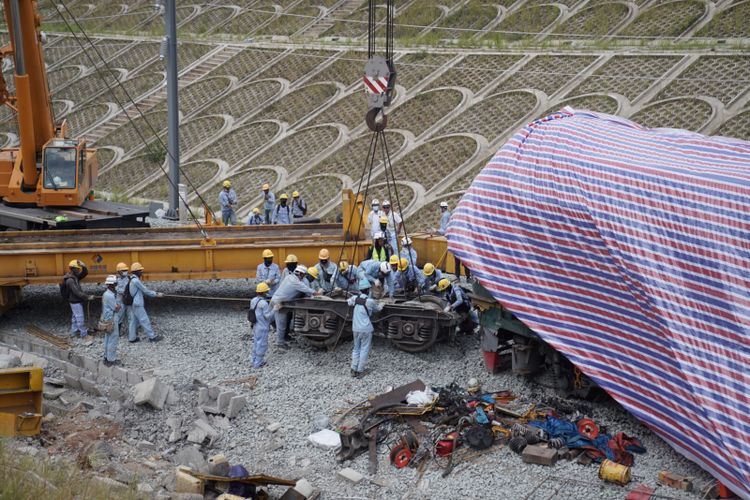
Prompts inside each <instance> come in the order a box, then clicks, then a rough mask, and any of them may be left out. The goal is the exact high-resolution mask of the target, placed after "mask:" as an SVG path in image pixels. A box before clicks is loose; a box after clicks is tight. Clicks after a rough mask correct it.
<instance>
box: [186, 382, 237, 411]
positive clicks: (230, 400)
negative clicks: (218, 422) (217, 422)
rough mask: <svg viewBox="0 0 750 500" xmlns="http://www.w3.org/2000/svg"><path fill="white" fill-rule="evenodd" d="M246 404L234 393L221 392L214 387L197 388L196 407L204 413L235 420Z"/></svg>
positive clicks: (218, 388)
mask: <svg viewBox="0 0 750 500" xmlns="http://www.w3.org/2000/svg"><path fill="white" fill-rule="evenodd" d="M246 404H247V399H245V396H241V395H237V393H235V392H234V391H223V390H222V389H221V388H220V387H218V386H215V385H209V386H206V387H199V388H198V405H199V407H200V409H201V410H202V411H203V412H205V413H210V414H212V415H225V416H226V417H227V418H235V417H237V415H239V413H240V411H242V409H243V408H244V407H245V405H246ZM196 411H197V410H196Z"/></svg>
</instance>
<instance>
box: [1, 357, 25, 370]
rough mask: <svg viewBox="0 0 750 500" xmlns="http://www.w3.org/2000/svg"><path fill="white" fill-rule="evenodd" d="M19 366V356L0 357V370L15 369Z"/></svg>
mask: <svg viewBox="0 0 750 500" xmlns="http://www.w3.org/2000/svg"><path fill="white" fill-rule="evenodd" d="M18 366H21V356H14V355H11V354H2V355H0V370H4V369H5V368H16V367H18Z"/></svg>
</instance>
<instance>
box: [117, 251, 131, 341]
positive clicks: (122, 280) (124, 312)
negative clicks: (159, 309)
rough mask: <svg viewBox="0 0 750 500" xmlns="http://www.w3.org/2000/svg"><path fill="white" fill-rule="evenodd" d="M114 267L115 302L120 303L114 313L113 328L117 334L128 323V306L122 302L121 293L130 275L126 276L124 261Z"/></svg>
mask: <svg viewBox="0 0 750 500" xmlns="http://www.w3.org/2000/svg"><path fill="white" fill-rule="evenodd" d="M115 269H116V270H117V288H116V290H117V303H118V304H120V309H119V310H118V311H117V313H116V314H115V330H117V333H118V334H119V333H120V330H121V329H122V325H123V324H125V325H129V324H130V306H128V305H125V304H123V303H122V294H123V293H125V287H126V286H128V283H129V282H130V276H128V265H127V264H125V263H124V262H120V263H118V264H117V267H116V268H115Z"/></svg>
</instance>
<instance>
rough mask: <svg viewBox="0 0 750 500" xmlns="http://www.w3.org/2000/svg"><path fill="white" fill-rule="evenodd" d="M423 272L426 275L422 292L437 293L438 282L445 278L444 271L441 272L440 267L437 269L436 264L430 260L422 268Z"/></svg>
mask: <svg viewBox="0 0 750 500" xmlns="http://www.w3.org/2000/svg"><path fill="white" fill-rule="evenodd" d="M422 274H423V275H424V281H422V292H423V293H428V292H431V293H437V288H438V283H440V280H442V279H443V273H441V272H440V269H435V266H434V265H433V264H432V263H431V262H428V263H427V264H425V265H424V267H423V268H422Z"/></svg>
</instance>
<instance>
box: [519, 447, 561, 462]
mask: <svg viewBox="0 0 750 500" xmlns="http://www.w3.org/2000/svg"><path fill="white" fill-rule="evenodd" d="M521 458H522V459H523V461H524V462H526V463H527V464H539V465H554V464H555V462H557V450H556V449H554V448H546V447H543V446H538V445H535V444H530V445H528V446H526V448H524V449H523V453H521Z"/></svg>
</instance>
